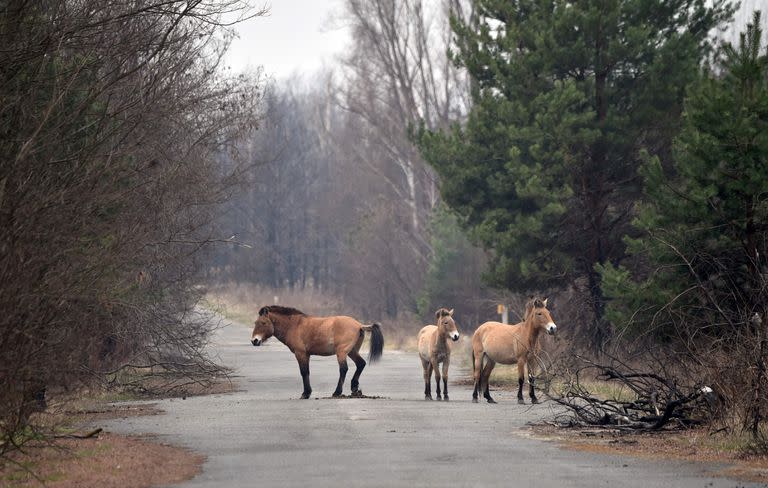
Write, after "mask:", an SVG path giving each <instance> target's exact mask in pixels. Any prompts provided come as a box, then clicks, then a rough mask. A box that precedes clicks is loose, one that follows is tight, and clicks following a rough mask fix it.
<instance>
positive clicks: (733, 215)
mask: <svg viewBox="0 0 768 488" xmlns="http://www.w3.org/2000/svg"><path fill="white" fill-rule="evenodd" d="M755 7H756V5H755V4H752V3H748V4H745V5H742V6H741V7H740V8H739V6H738V5H735V4H731V3H729V2H725V1H715V2H701V1H694V0H678V1H674V2H665V3H664V5H663V6H661V5H658V4H652V3H650V4H649V3H647V2H634V1H608V2H590V1H585V2H552V1H543V0H542V1H535V0H531V1H520V2H504V1H496V0H483V1H477V2H471V3H467V4H465V3H462V2H455V1H454V2H419V1H415V2H413V1H405V0H402V1H385V0H375V1H370V2H362V1H355V0H349V1H346V2H344V12H345V17H344V19H343V21H344V22H345V23H347V25H350V26H351V32H352V36H353V42H352V44H351V45H350V46H351V47H350V50H349V52H348V53H347V55H346V56H345V57H344V58H343V60H342V61H341V63H340V66H339V67H337V68H336V69H333V70H328V71H326V72H325V74H324V76H323V77H322V78H320V79H321V80H322V83H313V84H312V85H311V86H308V87H307V86H304V85H302V82H301V80H294V81H293V82H292V83H288V84H287V85H281V86H273V87H272V89H271V90H270V91H269V94H268V96H267V100H266V104H267V107H268V108H267V113H268V115H267V117H266V123H265V126H264V127H263V130H262V131H260V133H259V134H257V136H256V137H255V138H253V139H251V140H250V142H249V145H248V148H249V151H252V153H253V154H254V155H255V157H256V158H259V161H260V163H262V165H261V166H260V169H259V171H258V176H255V177H254V181H253V185H252V186H251V187H250V188H249V189H248V191H246V192H245V193H243V194H242V195H240V196H236V197H235V198H234V199H233V200H231V201H230V202H228V204H227V206H228V210H227V212H226V218H225V220H222V221H221V224H222V229H223V232H224V233H225V234H227V235H230V234H232V235H235V236H236V240H238V241H239V242H240V243H242V244H245V245H240V246H229V247H222V246H220V247H218V248H217V250H216V252H215V253H214V254H213V261H212V262H213V263H214V265H213V266H212V267H211V268H210V271H209V272H210V275H209V277H210V279H211V280H212V283H217V284H219V285H223V286H224V287H226V286H227V285H228V284H230V283H237V284H240V285H241V286H242V285H243V284H246V285H248V284H249V285H255V286H256V287H260V288H258V289H259V293H255V294H254V295H253V297H254V299H255V298H256V297H257V296H258V297H260V298H262V297H264V296H267V297H269V296H275V297H278V298H279V296H280V295H282V294H283V293H282V291H285V290H289V291H290V296H291V297H292V298H294V299H296V298H298V297H300V296H301V295H298V294H296V291H301V290H305V291H310V292H312V293H318V292H319V293H321V294H323V295H324V296H329V297H333V299H331V300H326V301H325V302H326V303H330V304H332V305H331V307H332V309H331V310H329V309H327V308H326V309H323V308H322V307H318V308H316V307H315V304H314V303H312V302H311V301H308V302H306V303H290V304H288V305H291V306H296V307H298V308H302V309H305V310H306V311H307V312H309V313H333V312H336V313H347V314H352V315H356V316H359V317H361V318H362V319H364V320H380V321H382V322H383V323H384V324H385V325H387V326H389V327H394V328H395V329H397V328H399V329H400V330H405V331H412V332H414V333H415V331H417V330H418V328H419V326H420V325H421V324H423V323H428V322H429V321H430V320H431V316H432V313H433V311H434V310H435V309H436V308H438V307H440V306H447V307H452V308H455V309H456V316H457V318H458V323H459V325H460V327H462V329H463V330H465V331H466V332H471V331H472V330H473V329H474V328H475V327H476V326H477V325H479V324H480V323H482V322H483V321H485V320H490V319H498V315H497V314H496V305H497V304H498V303H507V304H510V305H512V309H513V311H516V310H521V309H522V307H521V305H522V304H523V303H524V301H525V297H526V296H528V295H530V294H539V295H549V296H551V297H553V298H552V299H551V300H550V302H553V304H554V305H553V311H554V313H555V317H556V318H557V320H558V322H559V323H562V324H565V326H562V327H560V328H559V329H558V330H559V331H563V335H564V336H565V338H566V339H567V340H568V341H569V344H570V345H571V347H573V348H576V350H578V351H582V352H584V353H586V354H588V355H594V357H596V358H599V359H600V361H601V362H599V363H593V364H592V365H591V366H590V367H594V368H596V369H597V371H598V372H599V371H603V372H605V371H607V370H610V371H611V373H610V374H612V375H617V376H615V377H620V376H621V374H620V373H616V371H618V370H619V369H621V368H630V369H631V368H635V367H642V368H650V369H651V370H652V371H647V370H644V371H634V372H633V373H632V375H634V376H638V377H648V375H655V376H656V377H657V378H665V382H664V383H663V384H662V385H655V386H653V387H649V386H647V385H645V386H642V387H641V386H638V385H634V384H630V385H629V387H630V388H633V387H634V388H637V391H648V392H653V391H655V392H656V393H654V395H656V396H658V395H661V396H663V397H664V398H665V400H664V402H661V403H666V405H668V406H669V405H673V406H674V405H687V404H688V403H690V402H692V401H694V400H695V399H696V398H698V397H699V396H701V393H696V392H697V391H699V390H700V389H701V388H702V382H706V383H707V384H712V385H714V386H715V387H716V389H717V391H718V392H719V394H720V395H722V397H723V398H728V401H729V402H730V403H728V405H729V406H730V407H734V408H733V412H732V414H731V415H730V418H731V419H737V420H735V422H736V423H739V422H741V425H742V427H744V428H746V427H747V426H749V427H750V429H751V431H752V432H753V434H757V433H758V431H759V429H758V426H759V425H760V424H761V422H762V419H763V418H764V415H765V412H763V408H762V407H761V405H762V404H763V403H764V400H765V397H766V374H765V357H766V356H765V355H766V352H767V348H766V334H767V332H766V330H765V326H764V325H762V324H765V323H768V320H766V315H765V314H766V296H765V293H766V286H765V284H766V278H765V276H766V271H765V264H764V258H763V257H762V256H764V255H765V252H766V243H767V241H768V234H767V233H766V225H765V222H766V220H767V219H766V217H767V216H766V206H767V203H766V197H765V193H764V189H765V187H766V184H765V183H766V182H765V180H764V174H765V167H766V154H768V148H766V146H765V134H766V133H768V131H767V130H766V127H767V126H766V111H765V105H764V103H765V101H766V79H767V78H766V76H767V75H766V55H765V42H764V39H765V38H762V39H763V41H762V45H761V33H760V29H759V27H760V26H762V25H765V23H766V22H765V19H764V18H760V17H759V16H757V17H753V13H754V8H755ZM734 18H738V19H740V20H739V21H738V22H741V24H737V25H738V27H734V20H733V19H734ZM747 22H752V23H753V24H754V25H753V28H752V30H750V31H749V33H747V34H745V33H744V30H745V27H746V26H745V23H747ZM739 33H741V37H740V34H739ZM723 40H729V41H731V42H732V43H733V45H732V46H731V47H729V46H728V45H723V44H722V41H723ZM707 97H710V98H711V99H712V100H714V101H711V100H709V99H708V98H707ZM710 102H711V103H710ZM723 121H725V122H723ZM729 124H730V125H729ZM276 141H279V142H277V143H276ZM242 296H245V297H247V296H248V295H247V293H246V294H245V295H242ZM259 305H262V304H256V303H254V304H253V307H254V309H255V307H257V306H259ZM513 317H514V313H513ZM713 356H716V357H719V358H721V360H722V362H719V363H717V364H716V365H713V364H712V363H711V362H707V361H702V359H701V358H705V357H713ZM576 357H578V356H576ZM629 357H631V358H632V361H630V363H626V362H624V360H625V359H626V358H629ZM616 361H617V362H616ZM724 365H727V366H724ZM582 366H583V365H582ZM605 368H607V369H605ZM574 371H576V372H578V371H581V367H580V366H576V365H574V364H570V365H569V366H568V371H567V372H566V373H565V374H571V373H573V372H574ZM736 371H738V372H739V373H738V374H737V373H734V372H736ZM729 372H730V373H729ZM595 374H597V373H595ZM630 383H631V382H630ZM682 384H685V385H687V386H686V387H685V388H682V387H679V386H674V387H672V386H670V385H682ZM696 385H698V386H696ZM697 388H698V390H697ZM570 394H573V395H572V396H571V397H570V399H568V400H565V402H566V403H568V404H570V405H571V406H574V405H576V404H578V403H579V402H581V401H585V400H586V401H589V400H588V398H589V395H586V394H583V392H582V393H580V392H575V393H574V392H566V394H565V396H564V398H565V397H567V396H568V395H570ZM649 394H650V393H649ZM578 408H580V407H577V408H576V409H577V411H578ZM654 408H656V407H654ZM671 408H672V410H674V407H671ZM597 410H598V411H599V410H600V409H599V408H598V409H597ZM647 413H648V412H645V413H644V414H647ZM595 418H597V419H598V420H600V419H602V418H603V417H602V416H601V415H596V417H595Z"/></svg>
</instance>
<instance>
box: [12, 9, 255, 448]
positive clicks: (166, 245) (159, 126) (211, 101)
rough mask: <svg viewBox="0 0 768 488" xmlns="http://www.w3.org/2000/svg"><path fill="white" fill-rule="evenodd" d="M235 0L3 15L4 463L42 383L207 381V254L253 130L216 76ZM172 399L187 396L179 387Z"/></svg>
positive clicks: (246, 86) (243, 89)
mask: <svg viewBox="0 0 768 488" xmlns="http://www.w3.org/2000/svg"><path fill="white" fill-rule="evenodd" d="M261 13H263V11H252V10H249V9H248V7H247V6H246V5H245V4H244V3H242V2H240V1H239V0H229V1H225V2H219V3H208V2H203V1H201V0H196V1H192V2H187V1H183V2H182V1H176V0H170V1H165V0H164V1H158V0H141V1H136V2H129V3H125V2H118V1H112V0H89V1H84V2H69V1H63V0H62V1H54V2H49V1H12V2H9V3H6V5H5V6H4V7H3V9H2V10H0V45H2V46H3V47H2V50H0V66H1V68H0V149H1V150H2V154H1V155H0V249H1V250H2V252H1V253H0V280H1V281H2V283H3V285H2V287H3V290H2V293H1V294H0V311H1V312H2V313H0V351H2V352H0V378H1V379H2V381H0V384H2V387H0V412H2V414H0V429H1V430H2V436H3V443H2V444H0V450H2V451H5V450H7V449H9V448H12V447H13V439H15V438H14V436H13V434H14V432H16V431H17V430H18V429H20V428H21V427H23V426H24V424H25V423H26V422H27V420H28V416H29V413H30V412H31V411H32V410H34V408H36V404H40V403H42V398H41V392H42V391H43V389H44V388H45V387H47V388H49V389H57V388H60V387H71V386H75V385H77V384H78V383H79V382H81V381H86V380H92V379H94V378H98V379H103V378H105V376H104V375H105V374H106V377H108V378H110V379H112V380H118V379H119V372H120V371H121V368H124V367H126V366H130V367H137V366H138V367H150V366H153V365H154V366H158V367H159V370H162V371H164V372H166V373H170V372H173V371H175V372H177V373H179V372H181V373H184V374H185V375H186V377H187V378H203V377H205V375H207V374H209V373H210V372H212V371H215V370H217V368H216V367H215V365H213V364H212V363H211V362H210V361H208V360H207V359H206V358H205V356H204V355H203V353H202V346H203V344H204V342H205V339H206V337H207V333H208V332H209V330H210V328H209V327H208V326H206V325H204V324H203V323H202V322H201V321H200V320H198V319H194V320H190V314H191V312H192V310H193V307H194V304H195V300H196V296H195V293H194V292H193V289H192V285H193V284H194V283H195V279H196V276H197V269H198V262H197V260H198V256H199V251H200V249H202V248H203V247H204V246H205V245H206V244H207V243H209V242H211V241H213V240H215V239H216V238H217V237H216V236H215V234H213V233H212V231H211V228H210V227H209V226H208V223H209V222H210V219H211V217H212V216H213V215H214V214H213V208H214V206H215V205H216V204H217V203H218V202H219V201H221V200H222V199H223V198H225V197H226V193H227V192H226V188H227V187H228V186H230V185H231V184H232V180H233V178H236V177H237V173H238V170H239V168H236V169H235V170H234V171H232V172H231V173H230V174H228V175H222V174H221V171H220V169H219V167H218V164H217V162H216V157H215V156H216V155H217V154H221V153H224V152H227V151H229V149H228V148H230V147H232V142H233V141H235V140H236V139H237V138H238V137H239V136H240V135H241V134H243V133H244V131H247V130H249V129H250V128H252V127H254V125H255V123H256V118H255V116H256V114H257V111H256V109H255V107H256V104H258V101H259V96H258V89H259V86H258V82H257V80H249V79H246V78H228V77H223V76H222V75H220V74H219V72H218V70H217V67H218V64H219V61H220V59H221V56H222V54H223V52H224V51H225V49H226V48H227V46H228V39H229V37H230V34H229V33H228V31H227V30H226V23H225V22H224V20H223V19H224V16H225V15H227V16H229V15H235V16H237V15H238V14H239V15H240V16H241V17H242V16H248V15H260V14H261ZM174 384H176V385H178V384H179V383H174Z"/></svg>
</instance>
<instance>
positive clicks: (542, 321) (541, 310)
mask: <svg viewBox="0 0 768 488" xmlns="http://www.w3.org/2000/svg"><path fill="white" fill-rule="evenodd" d="M525 309H526V316H527V320H530V321H531V323H532V324H533V327H535V328H541V329H542V330H544V331H545V332H546V333H547V334H549V335H554V333H555V332H556V331H557V325H555V321H554V320H552V315H551V314H550V313H549V310H547V299H546V298H544V299H543V300H542V299H541V298H531V300H530V301H529V302H528V303H527V304H526V306H525Z"/></svg>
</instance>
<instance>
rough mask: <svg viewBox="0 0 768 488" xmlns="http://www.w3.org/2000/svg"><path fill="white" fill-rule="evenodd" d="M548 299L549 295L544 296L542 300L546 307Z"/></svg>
mask: <svg viewBox="0 0 768 488" xmlns="http://www.w3.org/2000/svg"><path fill="white" fill-rule="evenodd" d="M547 300H549V297H546V298H544V301H543V302H542V303H543V304H544V306H545V307H546V306H547Z"/></svg>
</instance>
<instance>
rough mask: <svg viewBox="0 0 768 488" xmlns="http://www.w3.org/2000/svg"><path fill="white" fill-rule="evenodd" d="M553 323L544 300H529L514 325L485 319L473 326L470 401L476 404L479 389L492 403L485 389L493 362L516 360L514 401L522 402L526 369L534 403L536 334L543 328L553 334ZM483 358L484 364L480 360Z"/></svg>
mask: <svg viewBox="0 0 768 488" xmlns="http://www.w3.org/2000/svg"><path fill="white" fill-rule="evenodd" d="M556 330H557V325H555V323H554V322H553V321H552V316H551V315H550V314H549V310H547V299H546V298H545V299H544V300H541V299H539V298H536V299H533V298H531V300H530V301H529V302H528V303H527V304H526V306H525V320H523V321H522V322H520V323H519V324H516V325H507V324H502V323H500V322H486V323H484V324H483V325H481V326H480V327H478V328H477V330H476V331H475V334H474V335H473V336H472V367H473V373H474V378H475V389H474V391H473V392H472V401H473V402H475V403H477V395H478V393H479V392H480V391H483V396H484V397H485V399H486V400H488V403H496V401H495V400H494V399H493V398H491V395H490V393H489V389H488V378H489V377H490V376H491V371H493V368H494V366H496V363H501V364H515V363H517V383H518V385H519V387H520V388H519V389H518V391H517V402H518V403H525V400H524V399H523V383H524V381H525V370H526V368H527V369H528V383H529V384H530V387H531V390H530V396H531V403H538V402H539V401H538V399H537V398H536V393H535V392H534V390H533V383H534V369H535V366H536V365H535V360H536V358H537V355H538V353H539V351H540V349H541V346H540V345H539V334H540V333H541V332H542V331H544V332H546V333H547V334H550V335H551V334H554V333H555V331H556ZM486 359H487V362H486V363H485V366H483V362H484V360H486Z"/></svg>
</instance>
